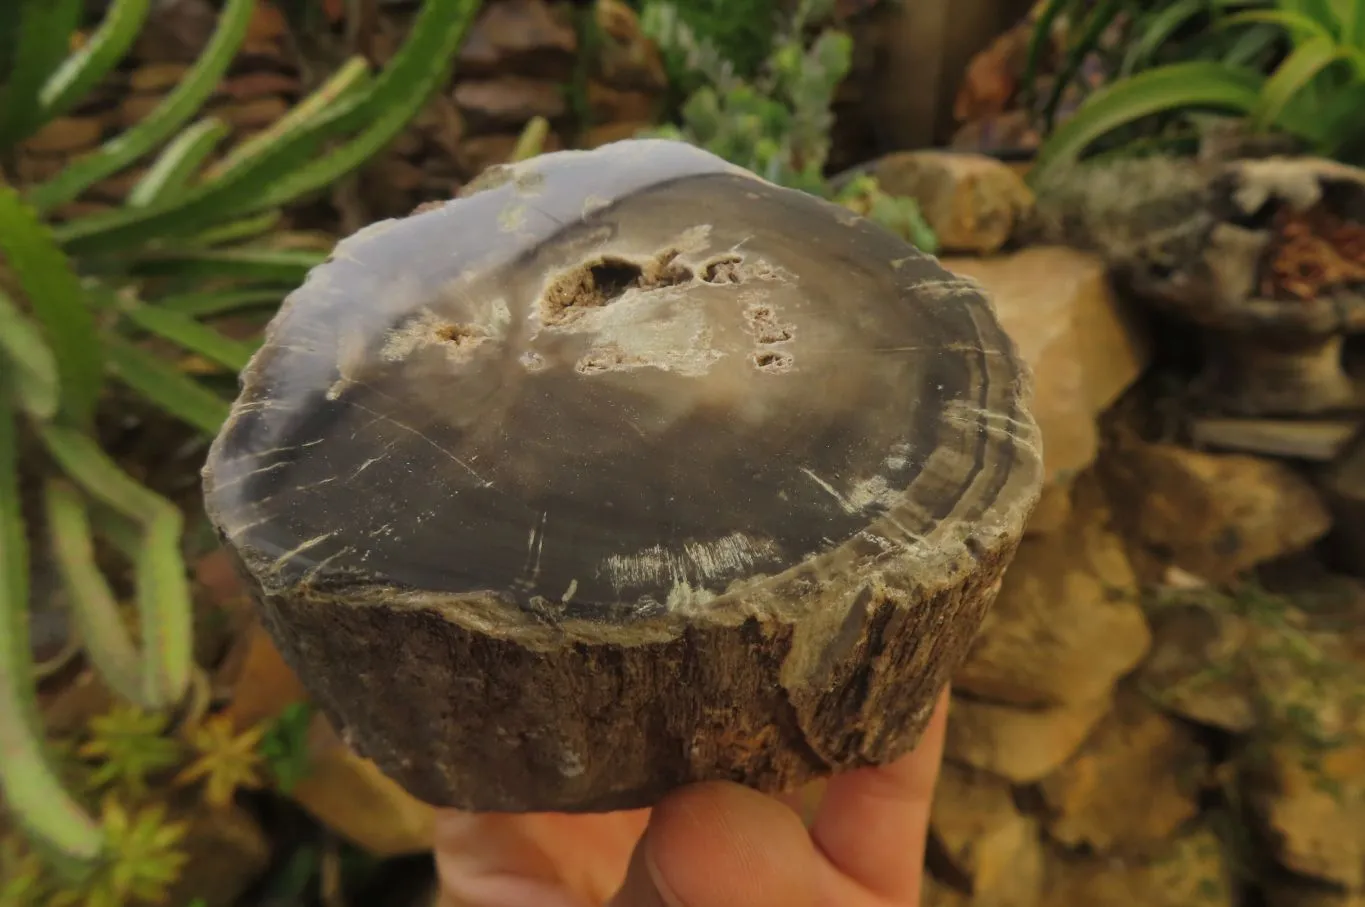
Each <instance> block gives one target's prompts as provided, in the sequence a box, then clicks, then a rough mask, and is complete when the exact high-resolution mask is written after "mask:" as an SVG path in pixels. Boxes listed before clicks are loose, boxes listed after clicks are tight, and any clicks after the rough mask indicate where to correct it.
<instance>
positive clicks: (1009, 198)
mask: <svg viewBox="0 0 1365 907" xmlns="http://www.w3.org/2000/svg"><path fill="white" fill-rule="evenodd" d="M872 174H873V175H874V176H876V178H877V182H878V184H879V185H880V186H881V188H882V189H883V190H885V191H886V192H889V193H891V194H892V195H904V196H909V197H910V198H913V199H915V200H916V201H917V202H919V206H920V210H921V211H922V212H923V213H924V217H925V219H926V220H927V221H928V222H929V225H930V226H932V227H933V228H934V232H935V233H937V234H938V240H939V245H940V247H941V248H943V249H944V250H945V251H948V252H976V253H990V252H996V251H999V250H1000V248H1001V247H1002V246H1004V245H1005V244H1006V243H1007V242H1009V240H1010V238H1011V237H1012V236H1013V234H1014V231H1015V227H1016V226H1017V225H1018V224H1019V223H1020V222H1021V220H1022V219H1023V218H1024V217H1026V216H1027V215H1028V212H1029V211H1031V210H1032V208H1033V203H1034V199H1033V192H1032V191H1031V190H1030V189H1029V188H1028V186H1027V185H1025V184H1024V181H1023V180H1022V179H1020V178H1019V176H1018V174H1016V173H1015V172H1014V171H1013V170H1011V169H1010V168H1009V167H1007V166H1006V165H1005V164H1003V163H1001V162H1000V161H998V160H996V159H995V158H992V157H987V156H986V155H982V154H970V153H965V152H954V151H898V152H896V153H894V154H889V155H887V156H885V157H883V158H881V159H880V160H878V161H877V163H876V164H875V165H874V166H873V168H872Z"/></svg>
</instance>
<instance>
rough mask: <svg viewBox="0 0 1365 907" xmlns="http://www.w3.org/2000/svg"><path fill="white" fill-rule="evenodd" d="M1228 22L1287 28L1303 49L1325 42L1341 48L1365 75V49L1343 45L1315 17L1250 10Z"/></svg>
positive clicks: (1230, 17) (1231, 23) (1330, 30)
mask: <svg viewBox="0 0 1365 907" xmlns="http://www.w3.org/2000/svg"><path fill="white" fill-rule="evenodd" d="M1225 21H1226V23H1227V24H1228V25H1244V24H1247V23H1252V22H1262V23H1265V24H1267V25H1274V26H1277V27H1279V28H1282V29H1284V30H1285V32H1287V33H1288V34H1289V35H1290V37H1292V38H1293V40H1294V43H1295V45H1296V46H1297V47H1298V48H1300V49H1301V48H1302V47H1303V46H1305V45H1306V44H1308V43H1310V42H1325V43H1327V44H1329V45H1330V46H1332V47H1333V48H1336V49H1338V50H1339V51H1340V52H1341V54H1342V56H1343V58H1344V59H1347V60H1349V61H1350V63H1351V65H1352V66H1353V67H1355V69H1356V71H1357V72H1361V73H1365V50H1361V49H1358V48H1356V47H1353V46H1351V45H1347V44H1342V43H1340V41H1339V40H1338V37H1337V34H1336V30H1335V29H1331V28H1328V27H1326V26H1325V25H1323V23H1321V22H1319V21H1318V20H1317V19H1315V18H1313V17H1311V16H1307V15H1304V14H1302V13H1297V12H1293V11H1291V10H1286V9H1268V10H1248V11H1246V12H1242V13H1237V14H1235V15H1232V16H1228V17H1227V19H1226V20H1225Z"/></svg>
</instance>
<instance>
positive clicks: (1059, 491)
mask: <svg viewBox="0 0 1365 907" xmlns="http://www.w3.org/2000/svg"><path fill="white" fill-rule="evenodd" d="M1070 519H1071V486H1070V485H1069V484H1066V483H1064V482H1063V483H1060V484H1058V483H1054V484H1052V485H1048V486H1046V487H1045V488H1043V493H1042V494H1041V495H1039V497H1038V504H1037V506H1035V507H1034V508H1033V513H1032V514H1031V515H1030V516H1029V518H1028V526H1027V527H1025V529H1024V535H1025V537H1028V536H1033V535H1044V534H1046V533H1049V532H1056V531H1058V530H1059V529H1061V528H1062V527H1063V526H1065V525H1066V524H1067V523H1068V521H1070Z"/></svg>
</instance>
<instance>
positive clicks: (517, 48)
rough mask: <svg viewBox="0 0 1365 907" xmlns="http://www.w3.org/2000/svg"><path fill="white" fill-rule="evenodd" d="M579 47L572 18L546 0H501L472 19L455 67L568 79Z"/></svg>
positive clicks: (465, 71) (473, 72)
mask: <svg viewBox="0 0 1365 907" xmlns="http://www.w3.org/2000/svg"><path fill="white" fill-rule="evenodd" d="M577 53H578V33H577V32H576V31H574V27H573V23H572V21H570V20H568V19H567V18H566V17H564V16H560V15H558V14H557V13H556V11H555V10H554V9H552V8H551V7H550V5H549V4H548V3H545V2H544V0H503V2H501V3H488V4H485V5H484V7H483V11H482V12H480V13H479V16H478V18H477V19H475V20H474V24H473V26H471V27H470V29H469V34H468V36H467V37H466V38H465V41H464V44H463V45H461V47H460V57H459V63H458V64H457V69H456V71H457V72H458V73H459V74H460V77H461V78H464V77H468V76H472V77H475V78H479V77H484V76H490V75H506V74H507V73H516V74H518V75H524V76H533V77H536V78H542V79H557V80H568V79H569V78H570V77H571V76H572V74H573V69H574V58H575V55H576V54H577Z"/></svg>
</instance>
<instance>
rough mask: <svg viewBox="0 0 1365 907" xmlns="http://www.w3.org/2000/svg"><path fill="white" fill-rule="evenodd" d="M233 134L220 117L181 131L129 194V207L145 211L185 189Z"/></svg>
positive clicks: (205, 119) (199, 122) (201, 121)
mask: <svg viewBox="0 0 1365 907" xmlns="http://www.w3.org/2000/svg"><path fill="white" fill-rule="evenodd" d="M231 131H232V129H231V127H229V126H228V124H227V123H224V122H223V121H222V120H220V119H218V118H217V117H205V118H204V119H202V120H200V121H198V122H197V123H195V124H194V125H192V126H189V127H186V128H185V129H183V130H181V132H180V134H179V135H177V136H176V137H175V138H174V139H172V140H171V142H170V144H169V145H167V146H166V147H165V148H163V149H162V151H161V154H159V155H157V158H156V162H155V163H153V164H152V166H151V167H149V168H148V169H147V172H146V173H145V174H143V176H142V179H140V180H138V181H137V185H135V186H134V187H133V188H132V191H130V192H129V193H128V199H127V203H128V205H129V206H131V207H134V208H145V207H147V206H148V205H151V204H154V203H155V202H158V201H162V200H164V199H166V198H167V197H168V196H169V195H171V194H172V193H175V192H179V191H180V190H181V189H183V188H185V186H187V185H189V183H190V181H191V180H192V179H193V178H194V176H195V174H196V173H198V172H199V168H200V167H202V166H203V165H204V161H206V160H208V156H209V155H210V154H212V153H213V149H214V148H217V147H218V143H219V142H221V141H222V140H223V139H225V138H227V136H228V133H230V132H231Z"/></svg>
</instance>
